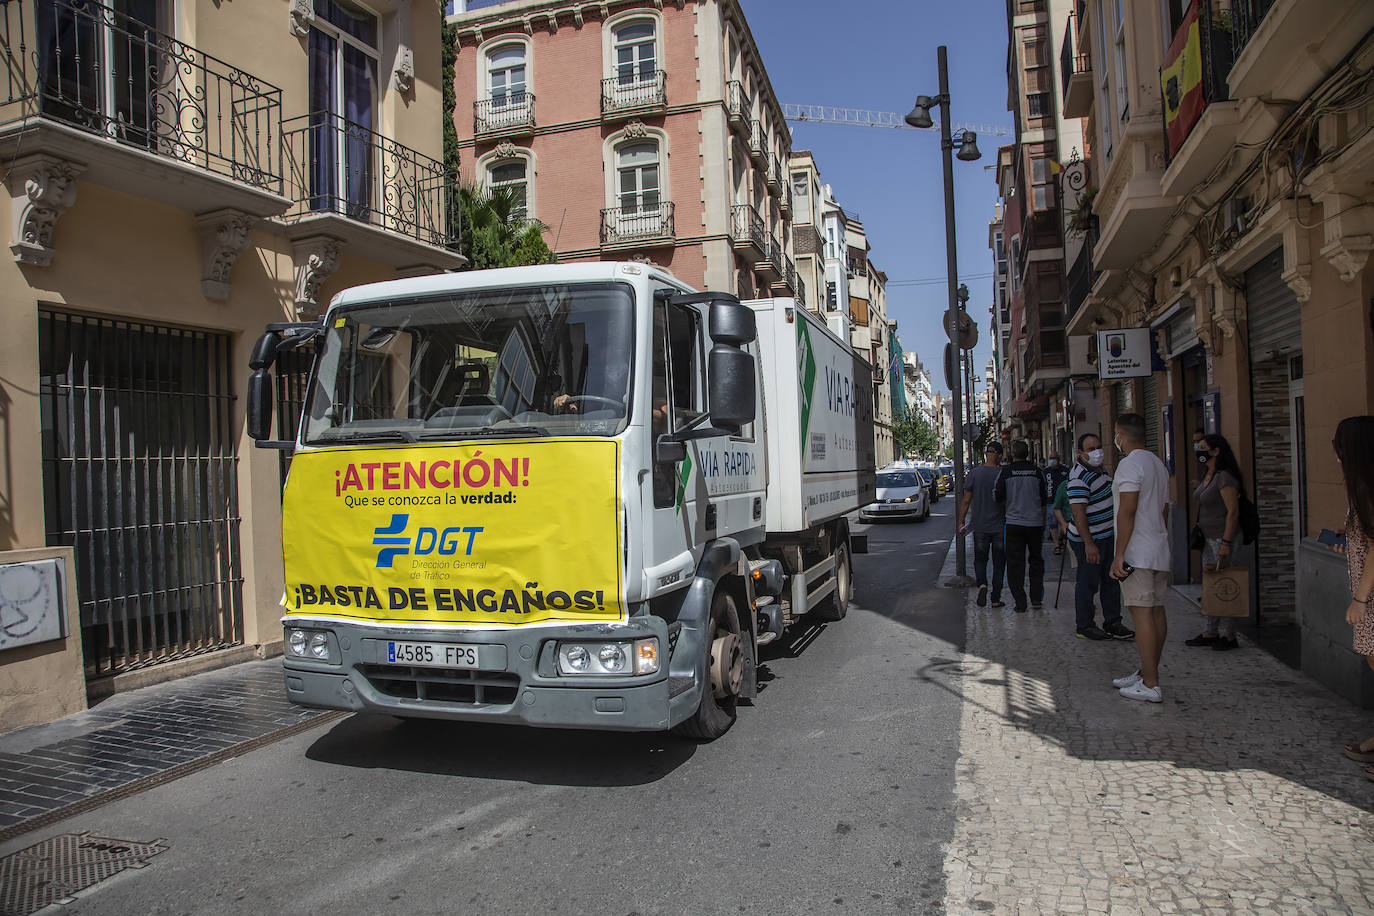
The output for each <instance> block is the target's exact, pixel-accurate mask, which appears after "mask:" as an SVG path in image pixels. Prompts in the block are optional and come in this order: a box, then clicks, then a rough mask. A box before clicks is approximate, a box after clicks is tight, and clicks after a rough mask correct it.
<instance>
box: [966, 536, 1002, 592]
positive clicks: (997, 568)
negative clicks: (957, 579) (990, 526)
mask: <svg viewBox="0 0 1374 916" xmlns="http://www.w3.org/2000/svg"><path fill="white" fill-rule="evenodd" d="M989 552H991V553H992V600H993V601H996V600H997V599H998V598H1000V597H1001V595H1002V579H1003V576H1004V575H1005V574H1006V569H1007V545H1006V541H1004V540H1003V538H1002V533H1001V532H1000V531H999V532H998V533H997V534H979V533H978V532H976V531H975V532H974V533H973V577H974V579H976V580H977V582H978V584H979V585H987V584H988V553H989Z"/></svg>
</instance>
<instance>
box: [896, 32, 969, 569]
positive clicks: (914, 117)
mask: <svg viewBox="0 0 1374 916" xmlns="http://www.w3.org/2000/svg"><path fill="white" fill-rule="evenodd" d="M936 55H937V58H938V62H939V69H940V94H939V95H938V96H936V97H935V98H931V97H930V96H926V95H922V96H917V97H916V106H915V107H914V108H912V109H911V113H910V114H909V115H907V116H906V122H907V123H908V124H910V125H911V126H912V127H917V128H928V127H930V126H931V124H932V123H933V122H932V121H931V117H930V109H932V108H934V107H935V106H937V105H938V106H940V109H941V112H940V156H941V164H942V166H943V170H944V179H945V276H946V280H947V283H948V286H949V310H950V312H951V314H953V316H954V318H955V319H956V320H955V321H954V322H953V327H954V331H953V332H952V334H951V336H956V337H957V334H958V330H959V329H960V328H962V327H963V324H962V322H963V315H961V314H959V312H961V311H962V310H963V303H962V302H960V301H959V296H958V286H959V269H958V258H957V257H956V255H955V245H954V160H953V154H954V146H955V138H954V135H953V134H952V133H951V132H950V122H951V120H952V118H950V115H949V61H948V52H947V50H946V48H945V46H944V45H940V47H939V48H938V49H936ZM977 140H978V135H977V134H975V133H974V132H973V131H969V130H960V131H959V152H958V156H959V159H960V160H961V161H963V162H973V161H974V160H976V159H978V158H979V154H978V145H977ZM954 344H955V346H958V344H959V341H958V340H955V341H954ZM952 374H953V375H954V378H953V379H952V381H953V383H954V385H953V391H952V392H950V393H951V395H952V403H951V404H950V408H951V409H950V418H951V420H953V422H952V423H951V424H950V425H951V426H953V427H954V429H953V433H954V498H955V500H956V502H957V501H958V500H959V499H961V498H963V492H964V431H963V429H962V428H961V427H962V425H963V414H964V410H963V407H964V403H963V391H962V388H963V378H962V376H963V372H962V371H955V372H954V373H952ZM954 563H955V571H954V578H952V579H950V580H949V581H948V582H946V583H945V584H946V585H949V586H953V587H961V586H969V585H972V584H973V580H972V579H970V578H969V576H968V557H967V551H966V550H965V547H964V538H963V536H962V535H961V534H960V533H959V532H957V531H956V532H955V533H954Z"/></svg>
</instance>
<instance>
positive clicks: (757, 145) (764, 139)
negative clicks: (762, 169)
mask: <svg viewBox="0 0 1374 916" xmlns="http://www.w3.org/2000/svg"><path fill="white" fill-rule="evenodd" d="M749 153H750V155H752V156H755V157H757V158H760V159H762V160H763V163H765V164H766V163H767V162H768V135H767V134H765V133H764V132H763V125H762V124H760V123H759V121H758V119H757V118H755V119H754V121H753V123H752V124H750V126H749Z"/></svg>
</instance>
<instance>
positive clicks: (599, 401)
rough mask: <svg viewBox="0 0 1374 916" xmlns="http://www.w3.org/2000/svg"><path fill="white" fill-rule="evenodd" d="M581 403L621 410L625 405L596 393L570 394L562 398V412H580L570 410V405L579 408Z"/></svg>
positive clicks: (578, 411)
mask: <svg viewBox="0 0 1374 916" xmlns="http://www.w3.org/2000/svg"><path fill="white" fill-rule="evenodd" d="M583 405H588V406H590V405H596V406H598V407H605V408H607V409H609V410H623V409H624V407H625V405H624V403H623V402H621V401H619V400H618V399H616V398H603V397H601V396H600V395H596V394H570V395H567V396H566V397H565V398H564V399H563V412H564V413H580V412H581V410H580V409H579V410H570V409H569V408H571V407H574V406H576V407H578V408H581V407H582V406H583Z"/></svg>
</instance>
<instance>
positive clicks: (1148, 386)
mask: <svg viewBox="0 0 1374 916" xmlns="http://www.w3.org/2000/svg"><path fill="white" fill-rule="evenodd" d="M1141 412H1142V413H1143V414H1145V447H1146V448H1148V449H1149V450H1150V451H1152V452H1154V453H1155V454H1156V455H1158V454H1159V386H1158V385H1156V384H1155V377H1154V376H1153V375H1152V376H1150V377H1149V378H1147V379H1145V406H1144V409H1143V410H1142V411H1141Z"/></svg>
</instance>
